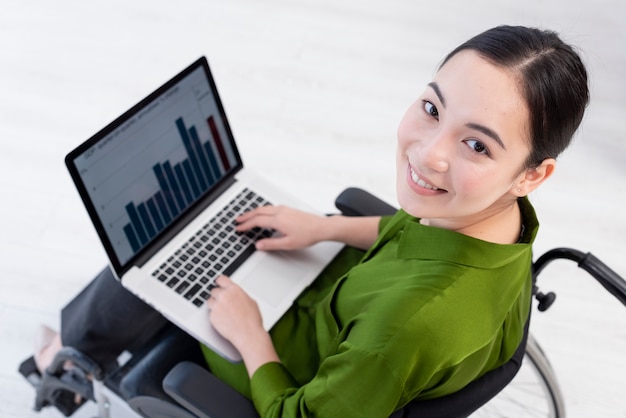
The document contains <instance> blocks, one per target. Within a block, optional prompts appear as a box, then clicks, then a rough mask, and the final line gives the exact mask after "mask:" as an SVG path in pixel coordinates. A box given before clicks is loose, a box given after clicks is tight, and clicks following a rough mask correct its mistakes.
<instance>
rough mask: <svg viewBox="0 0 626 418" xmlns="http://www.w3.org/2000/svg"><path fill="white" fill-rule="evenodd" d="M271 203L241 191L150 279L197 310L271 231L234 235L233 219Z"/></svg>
mask: <svg viewBox="0 0 626 418" xmlns="http://www.w3.org/2000/svg"><path fill="white" fill-rule="evenodd" d="M269 204H270V203H269V202H268V201H267V200H265V199H264V198H263V197H261V196H259V195H257V194H256V193H254V192H253V191H251V190H249V189H244V190H243V191H242V192H241V193H239V194H238V195H237V197H236V198H235V199H233V200H232V201H231V202H230V203H229V204H228V205H226V206H225V207H224V208H223V209H222V210H221V211H220V212H218V213H217V215H215V217H213V218H212V219H211V220H210V221H209V222H207V224H206V225H204V226H203V227H202V228H200V230H199V231H197V232H196V233H195V234H194V235H193V236H192V237H191V238H189V240H188V241H187V242H186V243H185V244H183V245H182V246H181V247H180V248H179V249H178V250H176V251H175V252H174V254H172V256H170V257H168V259H167V261H166V262H164V263H163V264H162V265H160V266H159V268H157V269H156V270H155V271H154V272H153V273H152V276H153V277H154V278H155V279H157V280H159V281H160V282H162V283H163V284H164V285H165V286H167V287H169V288H171V289H172V290H174V291H175V292H176V293H178V294H179V295H180V296H181V297H183V298H184V299H186V300H188V301H189V302H190V303H192V304H193V305H195V306H197V307H200V306H202V305H203V304H204V302H205V301H206V300H207V299H208V298H209V297H210V296H211V289H213V287H215V280H216V279H217V278H218V277H219V276H220V275H222V274H225V275H230V274H232V273H233V272H234V271H235V270H236V269H237V267H239V266H240V265H241V264H242V263H243V262H244V261H245V260H246V259H247V258H248V257H250V255H252V253H253V252H254V251H255V246H254V243H255V242H256V241H257V240H258V239H261V238H267V237H270V236H271V235H272V233H273V231H271V230H267V229H261V228H254V229H252V230H250V231H247V232H244V233H240V232H237V231H235V218H237V216H239V215H240V214H242V213H243V212H246V211H248V210H251V209H254V208H256V207H259V206H266V205H269Z"/></svg>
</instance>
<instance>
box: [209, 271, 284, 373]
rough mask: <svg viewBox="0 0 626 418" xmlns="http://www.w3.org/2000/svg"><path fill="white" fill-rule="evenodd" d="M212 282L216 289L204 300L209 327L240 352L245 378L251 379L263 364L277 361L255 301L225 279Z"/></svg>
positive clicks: (221, 278) (222, 277)
mask: <svg viewBox="0 0 626 418" xmlns="http://www.w3.org/2000/svg"><path fill="white" fill-rule="evenodd" d="M215 283H216V284H217V285H218V287H216V288H214V289H213V290H211V297H210V298H209V300H208V301H207V305H208V307H209V309H210V310H211V316H210V320H211V324H212V325H213V327H215V329H216V330H217V332H219V333H220V334H221V335H222V337H224V338H226V339H227V340H228V341H230V342H231V343H232V344H233V345H234V346H235V348H236V349H237V350H238V351H239V353H240V354H241V356H242V358H243V361H244V363H245V365H246V369H247V370H248V375H249V376H250V377H252V375H253V374H254V372H255V371H256V370H257V369H258V368H259V367H261V366H262V365H263V364H266V363H269V362H280V359H279V358H278V355H277V354H276V350H275V349H274V344H273V343H272V339H271V338H270V335H269V333H268V332H267V331H265V328H263V320H262V318H261V312H260V311H259V307H258V305H257V303H256V302H255V301H254V299H252V298H251V297H250V296H249V295H248V294H247V293H246V292H245V291H244V290H243V289H242V288H241V287H239V285H237V283H234V282H233V281H232V280H231V279H230V278H229V277H227V276H220V277H218V278H217V280H216V281H215Z"/></svg>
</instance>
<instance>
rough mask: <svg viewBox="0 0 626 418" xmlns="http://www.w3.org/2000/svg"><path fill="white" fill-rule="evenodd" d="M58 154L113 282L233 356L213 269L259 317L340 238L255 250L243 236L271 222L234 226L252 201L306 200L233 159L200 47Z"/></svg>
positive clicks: (269, 318)
mask: <svg viewBox="0 0 626 418" xmlns="http://www.w3.org/2000/svg"><path fill="white" fill-rule="evenodd" d="M65 162H66V165H67V167H68V169H69V172H70V175H71V177H72V179H73V181H74V183H75V184H76V187H77V189H78V192H79V193H80V196H81V198H82V200H83V202H84V204H85V206H86V208H87V211H88V212H89V215H90V217H91V220H92V221H93V224H94V226H95V228H96V231H97V232H98V235H99V237H100V239H101V241H102V244H103V246H104V248H105V250H106V253H107V255H108V257H109V260H110V264H111V266H112V269H113V270H114V271H115V274H116V276H117V277H118V279H119V280H120V281H121V283H122V285H123V286H125V287H126V288H127V289H129V290H130V291H131V292H133V293H134V294H136V295H137V296H139V297H140V298H141V299H143V300H144V301H146V302H147V303H148V304H150V305H151V306H153V307H154V308H155V309H156V310H158V311H159V312H161V313H162V314H163V315H164V316H165V317H167V318H168V319H170V320H171V321H172V322H173V323H175V324H176V325H178V326H179V327H181V328H182V329H184V330H185V331H187V332H188V333H189V334H190V335H192V336H194V337H195V338H197V339H198V340H199V341H201V342H202V343H204V344H206V345H207V346H209V347H211V348H213V349H214V350H215V351H216V352H218V353H220V354H221V355H222V356H223V357H225V358H227V359H229V360H231V361H233V362H234V361H240V360H241V356H240V355H239V353H238V352H237V350H236V349H235V348H234V347H233V346H232V345H231V344H230V343H229V342H228V341H226V340H225V339H223V338H222V337H221V336H220V335H219V334H218V333H217V332H216V331H215V330H214V329H213V327H212V326H211V325H210V323H209V315H210V312H209V311H208V309H207V307H206V304H205V301H206V300H207V299H208V298H209V297H210V292H211V289H212V288H213V286H214V284H213V282H214V280H215V279H216V278H217V277H218V276H219V275H220V274H227V275H230V277H231V278H232V279H233V280H234V281H236V282H237V283H238V284H239V285H240V286H242V287H243V288H244V289H245V290H246V291H247V292H248V293H249V294H250V296H252V297H253V298H254V299H255V300H256V301H257V303H258V305H259V308H260V310H261V313H262V315H263V321H264V326H265V328H266V329H269V328H271V327H272V325H273V324H274V323H275V322H276V321H277V320H278V319H279V318H280V317H281V316H282V315H283V314H284V313H285V311H286V310H287V309H288V308H289V307H290V306H291V304H292V303H293V300H294V299H295V298H296V297H297V296H298V295H299V294H300V293H301V292H302V290H304V288H305V287H307V286H308V285H309V284H311V282H312V281H313V280H314V279H315V277H316V276H317V275H318V274H319V273H320V272H321V270H322V269H323V268H324V267H325V266H326V264H327V263H328V262H329V261H330V260H331V259H332V258H333V257H334V256H335V255H336V254H337V253H338V252H339V250H340V249H341V245H340V244H338V243H320V244H317V245H315V246H313V247H310V248H307V249H305V250H298V251H294V252H260V251H255V247H254V242H255V241H256V240H258V239H260V238H263V237H268V236H271V235H272V234H273V233H275V232H274V231H268V230H262V229H255V230H253V231H249V232H247V233H243V234H242V233H237V232H236V231H235V230H234V219H235V218H236V217H237V215H238V214H241V213H243V212H245V211H247V210H249V209H251V208H254V207H257V206H261V205H267V204H285V205H290V206H293V207H297V208H301V209H304V210H312V209H311V208H309V207H307V206H306V205H305V204H303V203H302V202H300V201H297V200H295V199H294V198H293V197H291V196H289V195H288V194H286V193H284V192H282V191H281V190H279V189H277V188H276V187H273V186H272V185H271V184H270V183H268V182H267V181H265V180H263V179H262V178H261V177H259V175H258V174H256V173H250V172H249V170H248V169H244V167H243V162H242V160H241V157H240V155H239V152H238V150H237V146H236V144H235V140H234V138H233V134H232V132H231V130H230V127H229V124H228V121H227V119H226V114H225V112H224V108H223V106H222V103H221V100H220V98H219V95H218V92H217V89H216V86H215V82H214V80H213V78H212V75H211V72H210V69H209V65H208V63H207V60H206V58H205V57H202V58H200V59H198V60H197V61H196V62H194V63H193V64H191V65H190V66H189V67H187V68H186V69H185V70H183V71H182V72H181V73H180V74H178V75H176V76H175V77H174V78H173V79H171V80H170V81H168V82H167V83H165V84H164V85H163V86H161V87H160V88H159V89H157V90H156V91H155V92H154V93H152V94H150V95H149V96H148V97H147V98H145V99H144V100H142V101H141V102H140V103H138V104H137V105H135V106H134V107H133V108H131V109H130V110H128V111H127V112H126V113H124V114H123V115H122V116H120V117H119V118H117V119H116V120H115V121H113V122H112V123H111V124H109V125H108V126H106V127H105V128H104V129H102V130H101V131H99V132H98V133H96V134H95V135H94V136H93V137H91V138H90V139H88V140H87V141H86V142H85V143H83V144H82V145H80V146H79V147H78V148H76V149H75V150H73V151H72V152H70V153H69V154H68V155H67V157H66V159H65Z"/></svg>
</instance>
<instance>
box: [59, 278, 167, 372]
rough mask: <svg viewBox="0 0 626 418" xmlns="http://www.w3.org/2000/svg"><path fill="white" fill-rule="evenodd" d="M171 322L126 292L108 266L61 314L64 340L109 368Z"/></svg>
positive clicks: (68, 344)
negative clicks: (126, 351) (128, 350)
mask: <svg viewBox="0 0 626 418" xmlns="http://www.w3.org/2000/svg"><path fill="white" fill-rule="evenodd" d="M167 323H168V321H167V320H166V319H165V318H164V317H163V316H162V315H161V314H159V313H158V312H157V311H155V310H154V309H152V308H151V307H150V306H149V305H147V304H146V303H144V302H143V301H141V300H140V299H139V298H137V297H136V296H134V295H133V294H131V293H130V292H129V291H128V290H126V289H125V288H124V287H123V286H122V285H121V284H120V283H119V282H118V281H117V279H115V277H114V276H113V272H112V271H111V270H110V269H109V268H108V267H107V268H105V269H104V270H103V271H102V272H100V274H98V275H97V276H96V278H95V279H94V280H93V281H92V282H91V283H90V284H89V285H88V286H87V287H86V288H85V289H83V291H82V292H81V293H79V294H78V295H77V296H76V297H75V298H74V299H73V300H72V301H71V302H70V303H69V304H68V305H67V306H66V307H65V308H63V310H62V312H61V339H60V340H61V341H62V344H63V345H65V346H71V347H74V348H76V349H77V350H79V351H81V352H83V353H84V354H86V355H88V356H90V357H91V358H92V359H93V360H95V361H96V362H98V363H99V364H101V365H102V366H103V367H105V368H107V367H109V366H111V365H114V364H115V361H116V359H117V357H118V356H119V355H120V354H121V353H122V352H123V351H124V350H127V349H129V348H132V347H133V346H136V345H138V344H141V343H142V342H144V341H146V340H147V339H148V338H150V337H151V336H153V335H154V334H155V333H157V332H158V331H159V330H161V329H162V328H163V326H165V325H166V324H167Z"/></svg>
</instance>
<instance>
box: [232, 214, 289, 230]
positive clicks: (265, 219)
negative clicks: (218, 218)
mask: <svg viewBox="0 0 626 418" xmlns="http://www.w3.org/2000/svg"><path fill="white" fill-rule="evenodd" d="M253 228H263V229H278V228H277V221H276V218H275V217H274V216H271V215H262V216H255V217H254V218H251V219H248V220H247V221H243V222H240V223H238V224H237V225H236V226H235V230H236V231H237V232H245V231H249V230H251V229H253Z"/></svg>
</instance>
